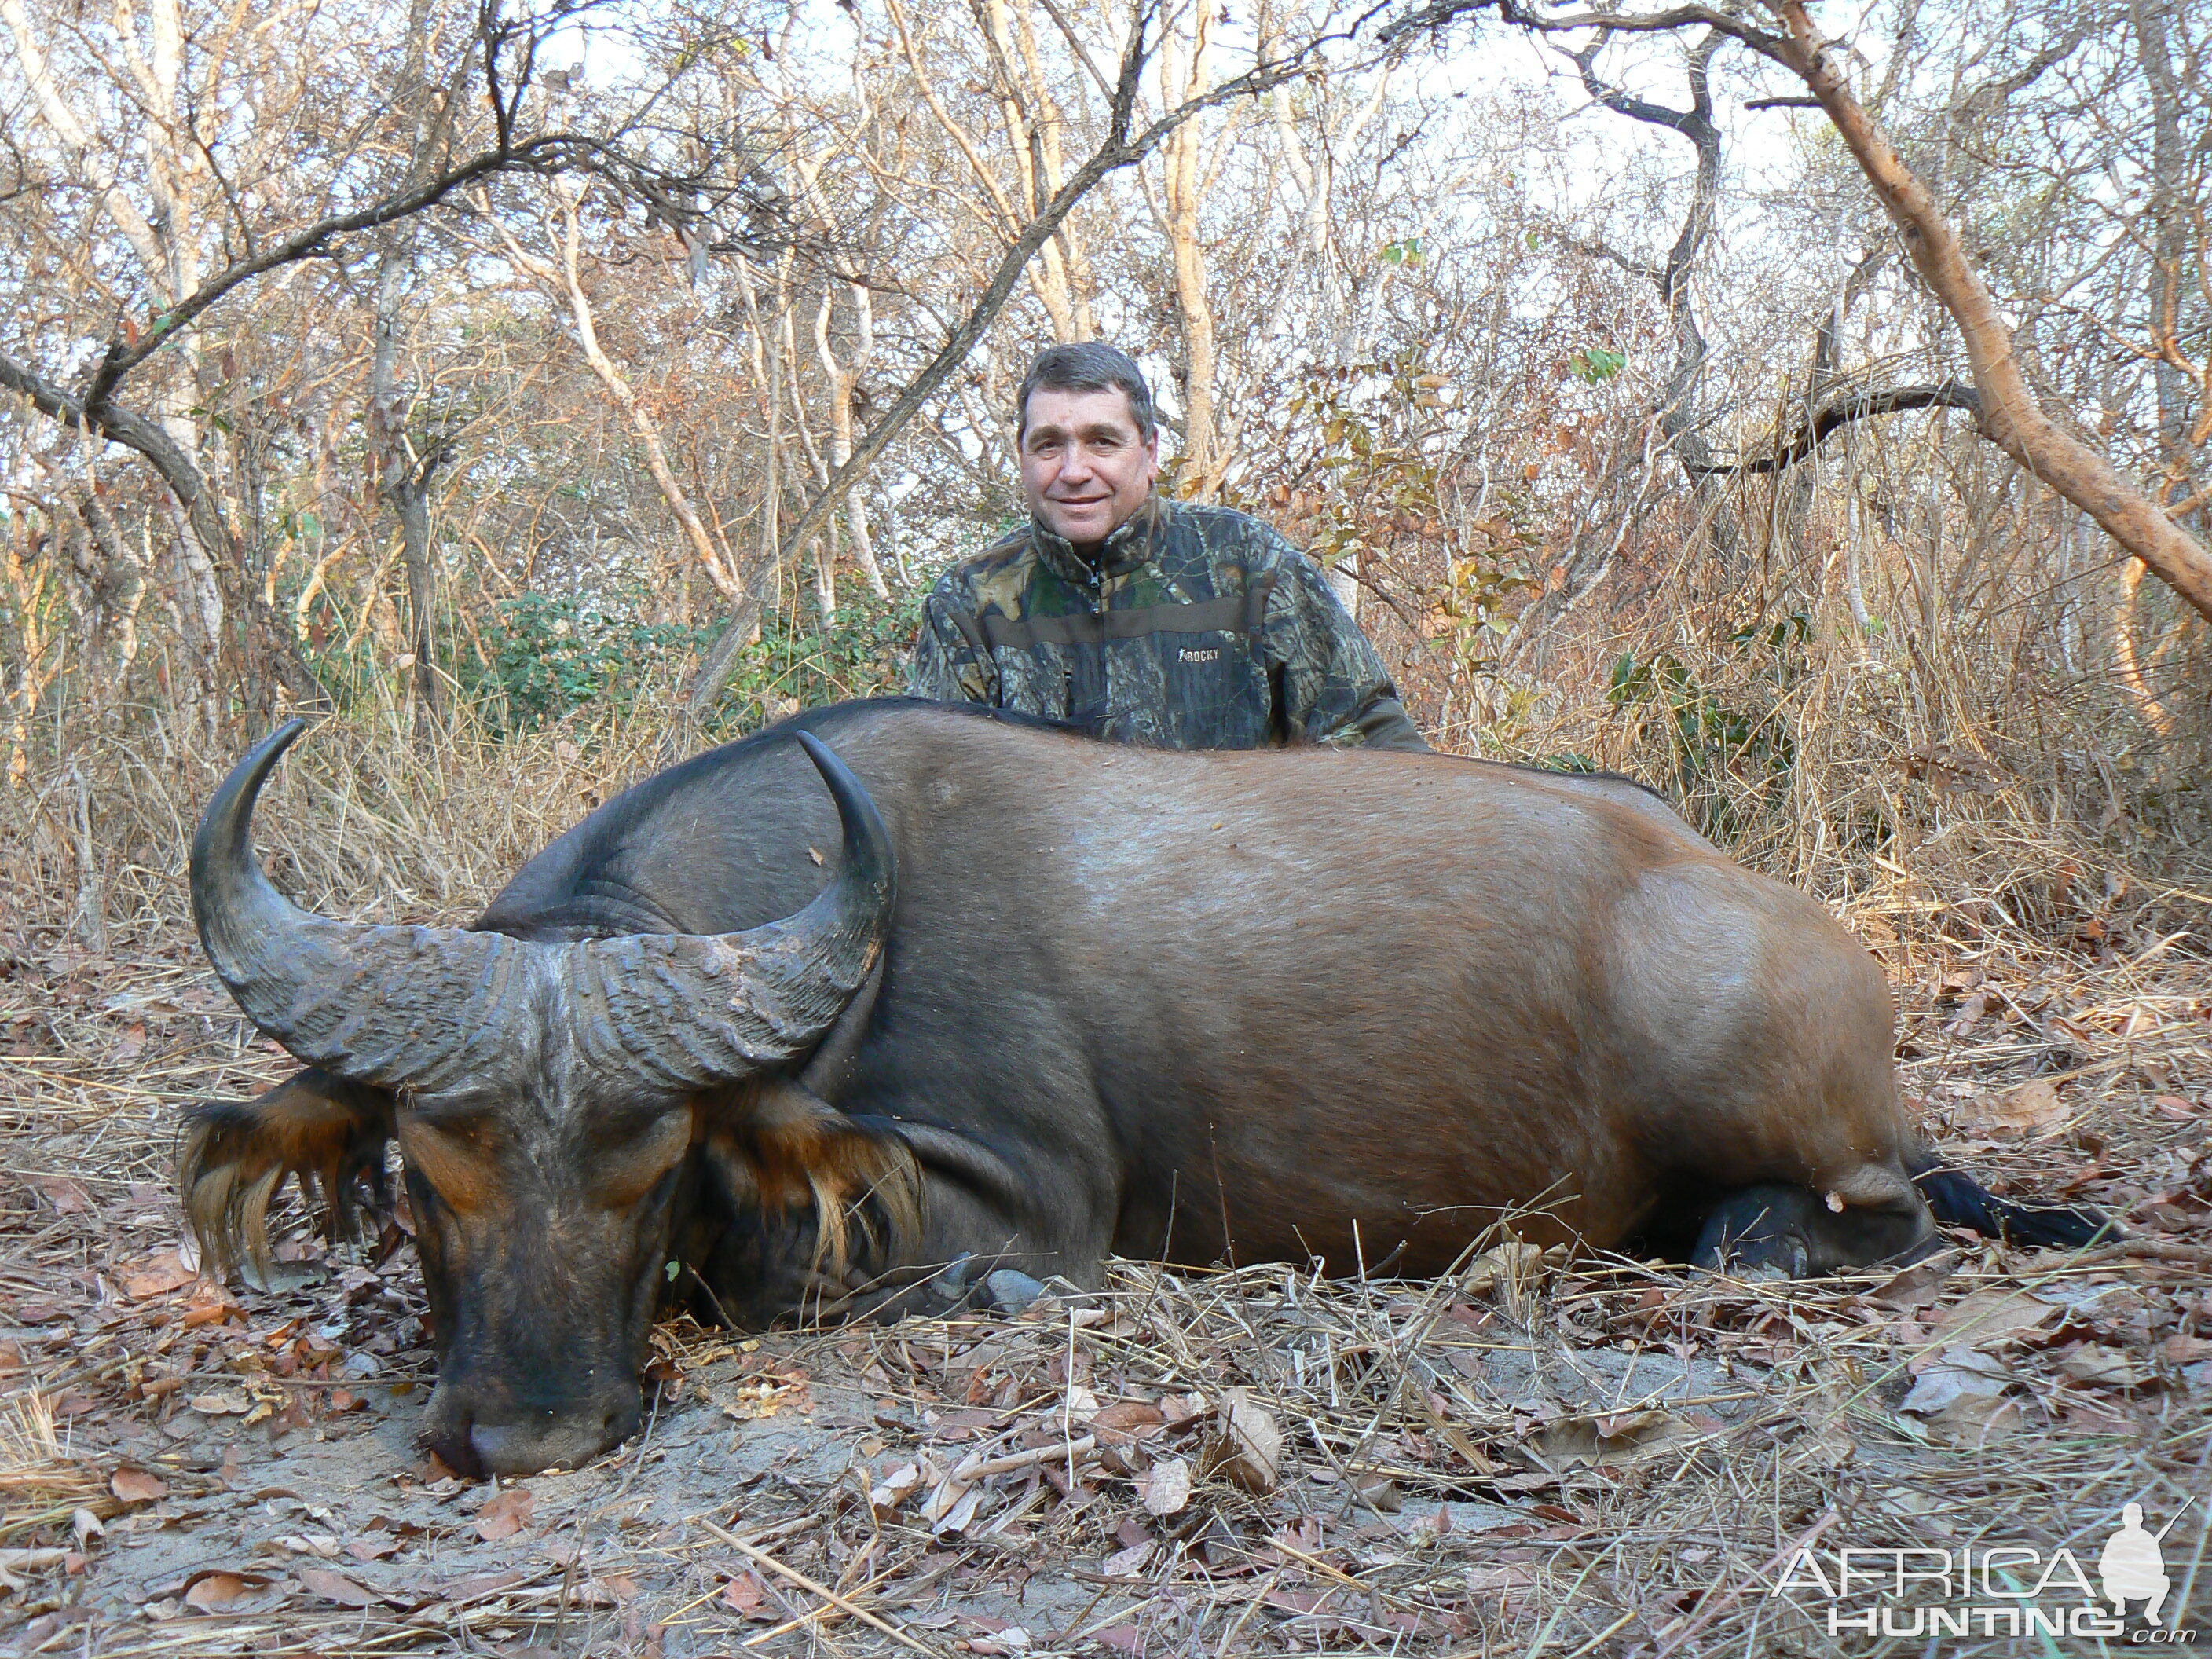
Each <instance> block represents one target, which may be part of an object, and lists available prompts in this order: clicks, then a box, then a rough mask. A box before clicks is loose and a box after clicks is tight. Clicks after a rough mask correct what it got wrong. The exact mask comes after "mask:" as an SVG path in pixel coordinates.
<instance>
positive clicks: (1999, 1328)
mask: <svg viewBox="0 0 2212 1659" xmlns="http://www.w3.org/2000/svg"><path fill="white" fill-rule="evenodd" d="M2058 1316H2059V1310H2057V1308H2054V1307H2052V1306H2051V1304H2049V1303H2047V1302H2039V1301H2037V1300H2035V1299H2034V1298H2033V1297H2030V1296H2028V1295H2027V1294H2026V1293H2025V1292H2024V1291H1975V1292H1974V1293H1973V1294H1972V1296H1970V1297H1967V1298H1966V1300H1965V1301H1964V1302H1961V1303H1960V1304H1959V1305H1958V1306H1957V1307H1955V1308H1948V1309H1946V1310H1944V1312H1943V1316H1942V1330H1943V1335H1944V1337H1945V1339H1946V1340H1950V1341H1958V1342H1964V1343H1966V1344H1967V1345H1969V1346H1972V1347H1976V1348H1996V1347H2002V1346H2004V1345H2005V1344H2006V1343H2008V1342H2013V1341H2017V1340H2020V1339H2021V1338H2023V1337H2026V1336H2027V1335H2029V1334H2032V1333H2033V1332H2036V1331H2039V1330H2040V1329H2042V1328H2044V1327H2045V1326H2046V1325H2049V1324H2051V1322H2053V1321H2055V1320H2056V1319H2057V1317H2058Z"/></svg>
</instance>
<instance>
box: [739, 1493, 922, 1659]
mask: <svg viewBox="0 0 2212 1659" xmlns="http://www.w3.org/2000/svg"><path fill="white" fill-rule="evenodd" d="M699 1524H700V1525H701V1526H702V1527H703V1528H706V1529H707V1530H708V1532H710V1533H712V1534H714V1536H715V1537H717V1538H719V1539H720V1540H721V1541H722V1542H723V1543H725V1544H726V1545H728V1546H729V1547H731V1548H732V1549H733V1550H736V1551H737V1552H738V1553H739V1554H741V1555H743V1556H744V1557H745V1558H746V1559H749V1560H751V1561H755V1562H757V1563H759V1565H762V1566H763V1567H766V1568H767V1569H768V1570H769V1571H770V1572H772V1573H775V1574H776V1575H777V1576H778V1577H782V1578H787V1579H788V1580H790V1582H791V1583H794V1584H796V1585H798V1586H799V1589H803V1590H805V1592H806V1593H807V1594H808V1595H818V1596H820V1597H821V1598H822V1599H823V1601H827V1602H829V1605H830V1606H831V1607H837V1608H839V1609H841V1610H842V1611H843V1612H846V1613H851V1614H852V1615H853V1617H854V1618H855V1619H857V1620H860V1622H861V1623H862V1624H864V1625H866V1626H870V1627H871V1628H872V1629H875V1630H879V1631H881V1632H883V1633H884V1635H886V1636H888V1637H890V1638H891V1640H893V1641H894V1642H896V1643H898V1644H900V1645H901V1646H902V1647H909V1648H912V1649H913V1650H915V1652H916V1653H926V1654H928V1655H929V1656H930V1659H938V1653H937V1650H936V1649H935V1648H933V1647H931V1646H929V1645H928V1644H927V1643H925V1642H920V1641H917V1640H915V1638H913V1637H912V1636H909V1635H908V1633H907V1632H905V1631H903V1630H902V1629H901V1628H900V1627H899V1626H896V1625H894V1624H892V1623H890V1621H889V1620H883V1619H878V1617H876V1615H875V1614H874V1613H870V1612H869V1611H868V1610H867V1609H866V1607H860V1606H857V1605H856V1604H854V1602H851V1601H847V1600H846V1599H845V1598H844V1597H843V1596H842V1595H838V1594H837V1592H836V1590H833V1589H830V1588H829V1586H828V1585H827V1584H817V1583H815V1582H814V1580H812V1579H811V1578H809V1577H807V1576H806V1575H805V1573H803V1572H801V1571H799V1569H798V1568H796V1567H787V1566H786V1565H784V1564H783V1563H782V1562H781V1561H779V1560H777V1559H775V1557H774V1556H773V1555H770V1554H769V1553H768V1552H767V1551H766V1550H757V1549H755V1548H754V1547H752V1546H751V1545H750V1544H748V1543H747V1542H745V1541H744V1539H742V1538H739V1537H738V1536H737V1535H736V1534H733V1533H728V1532H725V1531H723V1530H722V1528H720V1527H718V1526H716V1525H715V1524H714V1522H712V1521H709V1520H708V1519H706V1518H705V1517H704V1516H701V1517H700V1521H699Z"/></svg>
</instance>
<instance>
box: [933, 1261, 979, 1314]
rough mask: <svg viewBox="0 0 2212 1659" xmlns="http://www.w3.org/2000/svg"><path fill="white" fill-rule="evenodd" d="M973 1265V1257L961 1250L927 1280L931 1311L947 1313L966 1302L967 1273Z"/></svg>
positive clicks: (971, 1269) (972, 1268)
mask: <svg viewBox="0 0 2212 1659" xmlns="http://www.w3.org/2000/svg"><path fill="white" fill-rule="evenodd" d="M974 1268H975V1257H974V1256H972V1255H969V1253H968V1252H967V1251H965V1250H963V1251H961V1252H960V1254H959V1255H957V1256H955V1257H953V1258H952V1260H951V1261H950V1262H948V1263H947V1264H946V1265H945V1267H944V1268H943V1269H942V1270H941V1271H940V1272H939V1273H938V1274H937V1275H936V1276H935V1277H934V1278H933V1279H931V1280H930V1281H929V1292H928V1294H929V1307H930V1311H931V1312H933V1313H939V1314H949V1313H951V1312H953V1311H954V1310H956V1309H958V1308H962V1307H964V1306H965V1305H966V1304H967V1301H968V1291H969V1285H968V1275H969V1273H970V1272H971V1271H973V1270H974Z"/></svg>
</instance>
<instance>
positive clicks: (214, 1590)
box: [185, 1568, 269, 1613]
mask: <svg viewBox="0 0 2212 1659" xmlns="http://www.w3.org/2000/svg"><path fill="white" fill-rule="evenodd" d="M267 1583H269V1579H268V1577H267V1576H266V1575H265V1574H263V1573H258V1572H231V1571H225V1570H223V1569H222V1568H216V1569H213V1570H211V1571H207V1572H203V1573H198V1574H196V1575H194V1577H193V1578H192V1581H191V1583H189V1584H187V1585H185V1605H186V1606H187V1607H197V1608H199V1609H200V1611H201V1612H203V1613H213V1612H216V1611H217V1610H218V1609H220V1608H222V1607H228V1606H229V1605H230V1604H231V1603H232V1602H234V1601H237V1600H238V1598H239V1597H240V1596H241V1595H246V1593H247V1592H248V1591H250V1590H258V1589H262V1588H263V1587H264V1586H265V1585H266V1584H267Z"/></svg>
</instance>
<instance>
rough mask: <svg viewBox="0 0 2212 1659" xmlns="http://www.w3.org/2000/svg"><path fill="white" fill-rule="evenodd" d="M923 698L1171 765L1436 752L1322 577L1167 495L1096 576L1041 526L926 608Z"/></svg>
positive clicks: (1240, 525)
mask: <svg viewBox="0 0 2212 1659" xmlns="http://www.w3.org/2000/svg"><path fill="white" fill-rule="evenodd" d="M907 689H908V690H909V691H910V692H911V693H912V694H913V695H914V696H918V697H932V698H935V699H937V700H939V701H940V702H981V703H988V704H992V705H994V706H995V707H998V708H1014V709H1019V710H1021V711H1022V712H1023V713H1024V714H1042V715H1046V716H1048V717H1049V718H1052V719H1054V720H1067V721H1069V722H1071V723H1072V724H1073V725H1076V726H1080V727H1082V728H1083V729H1084V730H1085V731H1088V732H1095V733H1097V735H1098V736H1100V737H1104V738H1115V739H1116V740H1118V741H1121V742H1124V743H1141V744H1151V745H1153V746H1155V747H1158V748H1165V749H1257V748H1261V747H1263V746H1266V745H1268V744H1285V743H1331V744H1346V745H1348V744H1363V743H1364V744H1375V745H1376V746H1378V747H1383V748H1391V749H1425V748H1426V747H1428V745H1427V744H1425V743H1424V742H1423V741H1422V740H1421V735H1420V733H1419V732H1418V731H1416V730H1415V729H1414V726H1413V721H1412V720H1409V719H1407V714H1406V711H1405V708H1403V706H1402V705H1401V704H1400V702H1398V694H1397V691H1396V690H1395V689H1394V688H1393V687H1392V685H1391V684H1390V680H1389V676H1388V675H1387V674H1386V673H1385V672H1384V671H1383V661H1382V659H1381V658H1379V657H1377V656H1376V654H1375V647H1373V646H1372V645H1370V644H1369V643H1368V641H1367V638H1366V636H1365V635H1363V634H1362V633H1361V632H1360V631H1359V629H1358V624H1356V623H1354V622H1353V621H1352V618H1351V617H1349V616H1347V615H1346V614H1345V610H1344V607H1343V606H1342V605H1340V604H1338V603H1337V599H1336V595H1335V594H1334V593H1333V592H1330V591H1329V586H1328V581H1327V580H1324V579H1323V577H1322V574H1321V572H1320V570H1319V569H1318V568H1316V567H1315V565H1314V564H1313V562H1311V561H1310V560H1309V559H1308V558H1307V557H1306V556H1304V554H1303V553H1300V552H1299V551H1298V550H1297V549H1296V548H1293V547H1292V546H1291V544H1289V543H1288V542H1286V541H1285V540H1284V539H1283V538H1281V537H1280V536H1279V535H1277V534H1276V533H1275V532H1273V531H1272V530H1270V529H1268V528H1267V526H1265V525H1263V524H1261V523H1260V522H1259V520H1256V519H1249V518H1247V517H1246V516H1245V515H1244V514H1243V513H1234V512H1231V511H1230V510H1229V509H1227V508H1226V507H1194V506H1191V505H1189V504H1188V503H1185V502H1180V501H1164V500H1163V499H1161V498H1160V497H1159V496H1157V495H1155V496H1153V497H1152V499H1151V500H1150V501H1147V502H1146V504H1145V505H1144V506H1143V507H1139V508H1138V510H1137V511H1136V512H1135V513H1133V514H1132V515H1131V517H1130V518H1129V520H1128V521H1127V523H1125V524H1123V525H1122V526H1121V527H1120V528H1119V529H1117V530H1115V532H1114V533H1113V534H1112V535H1111V536H1109V537H1108V538H1107V539H1106V544H1105V546H1104V548H1103V550H1101V554H1100V557H1099V562H1098V563H1097V565H1095V566H1094V565H1092V564H1091V563H1090V562H1088V561H1086V560H1085V559H1084V558H1083V557H1081V556H1079V554H1078V553H1077V552H1076V551H1075V549H1074V548H1073V546H1072V545H1071V544H1069V543H1067V542H1066V541H1065V540H1063V539H1062V538H1060V537H1059V536H1056V535H1054V533H1053V532H1050V531H1048V530H1047V529H1046V528H1045V527H1044V526H1042V525H1041V524H1038V523H1036V521H1034V520H1032V521H1031V522H1030V524H1028V525H1027V526H1024V527H1023V528H1022V529H1020V530H1018V531H1017V532H1014V533H1013V534H1012V535H1011V536H1009V537H1007V538H1006V539H1005V540H1003V541H1001V542H1000V543H999V544H997V545H995V546H994V547H992V548H990V549H989V550H987V551H985V552H983V553H981V554H979V555H977V556H975V557H974V558H972V559H968V560H965V561H963V562H961V563H959V564H956V565H954V566H953V567H952V568H951V569H949V570H947V571H946V572H945V574H944V575H943V576H941V577H940V578H939V580H938V583H937V586H935V587H934V588H933V589H932V590H931V592H930V594H929V597H928V598H927V599H926V600H924V601H923V604H922V616H921V637H920V638H919V639H918V640H917V641H915V652H914V664H913V668H912V671H911V673H910V674H909V676H908V687H907Z"/></svg>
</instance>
